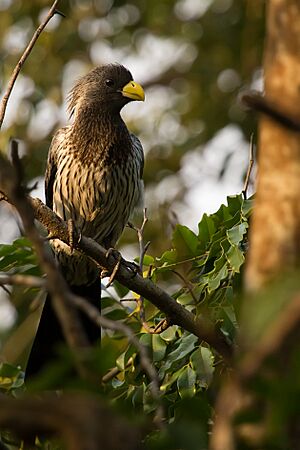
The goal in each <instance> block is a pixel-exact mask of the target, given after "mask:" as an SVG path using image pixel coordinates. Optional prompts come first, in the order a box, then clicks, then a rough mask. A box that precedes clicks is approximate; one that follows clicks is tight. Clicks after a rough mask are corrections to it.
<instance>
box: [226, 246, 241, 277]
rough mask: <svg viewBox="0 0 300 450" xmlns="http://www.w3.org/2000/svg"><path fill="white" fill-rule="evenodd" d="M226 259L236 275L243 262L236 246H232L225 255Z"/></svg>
mask: <svg viewBox="0 0 300 450" xmlns="http://www.w3.org/2000/svg"><path fill="white" fill-rule="evenodd" d="M226 257H227V259H228V262H229V264H230V266H231V268H232V270H233V271H234V272H237V273H238V272H239V271H240V267H241V265H242V264H243V263H244V261H245V257H244V254H243V252H242V251H241V250H240V249H239V248H238V246H237V245H233V246H232V247H230V249H229V250H228V252H227V253H226Z"/></svg>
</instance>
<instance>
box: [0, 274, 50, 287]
mask: <svg viewBox="0 0 300 450" xmlns="http://www.w3.org/2000/svg"><path fill="white" fill-rule="evenodd" d="M6 284H9V285H20V286H26V287H29V288H33V287H35V288H44V289H45V288H46V286H47V285H46V280H45V279H43V278H39V277H35V276H32V275H21V274H15V275H2V274H1V275H0V285H1V286H3V285H6Z"/></svg>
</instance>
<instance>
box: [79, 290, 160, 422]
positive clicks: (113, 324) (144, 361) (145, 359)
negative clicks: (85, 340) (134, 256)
mask: <svg viewBox="0 0 300 450" xmlns="http://www.w3.org/2000/svg"><path fill="white" fill-rule="evenodd" d="M72 301H73V303H74V304H75V305H76V306H77V308H78V309H80V310H81V311H83V312H84V313H85V314H86V315H87V316H88V317H89V319H90V320H92V321H93V322H94V323H96V324H97V325H98V326H99V328H106V329H109V330H112V331H119V332H121V333H122V334H124V335H125V336H126V337H127V338H128V340H129V341H130V342H131V343H132V344H133V345H134V346H135V348H136V349H137V350H138V352H139V355H140V361H141V366H142V367H143V368H144V370H145V372H146V373H147V375H148V377H149V379H150V385H149V386H150V390H151V394H152V396H153V398H154V399H155V400H156V401H157V402H158V404H159V406H158V408H157V410H156V415H155V422H156V424H157V425H158V426H161V425H162V420H163V417H164V413H163V408H162V405H161V396H160V388H159V386H160V382H159V378H158V374H157V372H156V369H155V367H154V365H153V364H152V362H151V361H150V358H149V356H148V352H147V349H146V347H145V346H144V345H143V344H141V342H140V341H139V339H138V338H137V337H136V336H135V334H134V332H133V331H132V330H131V328H129V327H128V326H127V325H125V324H124V323H123V322H120V321H115V320H110V319H108V318H107V317H104V316H101V314H100V312H99V311H98V309H97V308H96V307H95V306H93V305H92V304H91V303H88V302H87V301H86V300H84V299H83V298H81V297H78V296H76V295H72Z"/></svg>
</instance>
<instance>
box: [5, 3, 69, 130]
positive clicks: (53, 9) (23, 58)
mask: <svg viewBox="0 0 300 450" xmlns="http://www.w3.org/2000/svg"><path fill="white" fill-rule="evenodd" d="M58 1H59V0H55V2H54V3H53V5H52V6H51V8H50V10H49V12H48V14H47V16H46V17H45V19H44V20H43V21H42V23H41V24H40V26H39V27H38V28H37V29H36V31H35V32H34V34H33V36H32V38H31V40H30V42H29V44H28V45H27V47H26V49H25V50H24V52H23V54H22V56H21V58H20V59H19V61H18V63H17V65H16V67H15V68H14V70H13V73H12V75H11V78H10V80H9V82H8V85H7V88H6V91H5V93H4V95H3V98H2V101H1V105H0V129H1V127H2V124H3V120H4V116H5V112H6V107H7V103H8V100H9V97H10V95H11V92H12V90H13V87H14V84H15V82H16V79H17V78H18V75H19V73H20V70H21V68H22V66H23V64H24V63H25V61H26V59H27V58H28V56H29V55H30V53H31V50H32V49H33V47H34V45H35V43H36V41H37V39H38V37H39V36H40V34H41V33H42V31H43V30H44V28H45V27H46V25H47V23H48V22H49V21H50V20H51V19H52V17H53V16H54V15H55V14H60V15H63V14H62V13H61V12H60V11H57V9H56V5H57V4H58Z"/></svg>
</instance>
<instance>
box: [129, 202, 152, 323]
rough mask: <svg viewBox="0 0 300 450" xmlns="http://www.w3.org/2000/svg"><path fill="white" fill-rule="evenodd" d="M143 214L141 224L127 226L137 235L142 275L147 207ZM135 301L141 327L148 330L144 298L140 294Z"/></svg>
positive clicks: (146, 245)
mask: <svg viewBox="0 0 300 450" xmlns="http://www.w3.org/2000/svg"><path fill="white" fill-rule="evenodd" d="M143 212H144V216H143V222H142V225H141V226H140V227H136V226H134V225H133V224H132V223H129V227H130V228H132V229H133V230H135V231H136V233H137V237H138V242H139V249H140V257H139V268H140V274H141V275H142V276H143V268H144V257H145V254H146V252H147V250H148V248H149V245H150V242H147V243H146V244H144V230H145V226H146V224H147V222H148V217H147V208H144V211H143ZM136 303H137V306H138V310H139V316H140V320H141V322H142V324H143V327H144V328H145V329H146V330H147V331H149V332H150V329H151V328H150V327H149V325H148V324H147V322H146V317H145V308H144V298H143V297H142V296H141V295H140V296H139V297H138V298H137V299H136Z"/></svg>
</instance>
